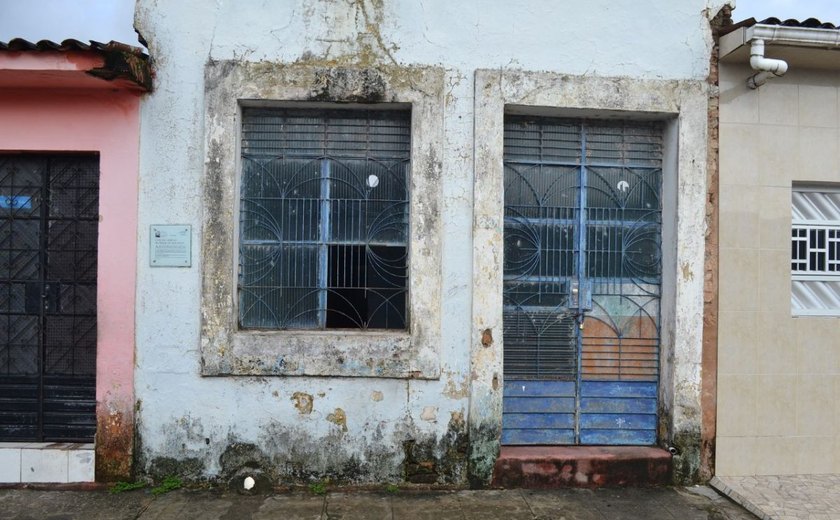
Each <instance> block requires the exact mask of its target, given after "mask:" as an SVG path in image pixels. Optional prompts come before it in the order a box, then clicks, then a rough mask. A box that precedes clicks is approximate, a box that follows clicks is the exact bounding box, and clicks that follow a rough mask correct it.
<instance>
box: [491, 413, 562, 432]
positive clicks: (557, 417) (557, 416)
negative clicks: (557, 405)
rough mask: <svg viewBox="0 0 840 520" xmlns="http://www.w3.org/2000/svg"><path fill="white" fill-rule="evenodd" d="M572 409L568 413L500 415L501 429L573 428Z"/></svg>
mask: <svg viewBox="0 0 840 520" xmlns="http://www.w3.org/2000/svg"><path fill="white" fill-rule="evenodd" d="M574 412H575V411H574V409H572V410H571V412H570V413H506V414H504V415H502V428H516V429H520V430H521V429H526V430H527V429H539V428H571V429H573V430H574V428H575V413H574Z"/></svg>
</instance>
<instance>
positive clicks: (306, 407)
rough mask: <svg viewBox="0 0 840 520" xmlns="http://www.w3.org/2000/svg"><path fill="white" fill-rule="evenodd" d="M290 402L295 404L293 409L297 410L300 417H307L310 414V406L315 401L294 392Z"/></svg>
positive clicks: (308, 395)
mask: <svg viewBox="0 0 840 520" xmlns="http://www.w3.org/2000/svg"><path fill="white" fill-rule="evenodd" d="M292 401H294V402H295V408H297V410H298V412H300V414H301V415H309V414H311V413H312V405H313V404H314V402H315V399H314V398H313V397H312V396H311V395H310V394H306V393H304V392H295V393H294V394H292Z"/></svg>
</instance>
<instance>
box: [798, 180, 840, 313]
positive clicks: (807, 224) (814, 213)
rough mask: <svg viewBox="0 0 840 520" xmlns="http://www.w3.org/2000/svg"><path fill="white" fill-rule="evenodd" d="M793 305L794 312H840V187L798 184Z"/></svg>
mask: <svg viewBox="0 0 840 520" xmlns="http://www.w3.org/2000/svg"><path fill="white" fill-rule="evenodd" d="M792 208H793V212H792V227H791V255H790V259H791V263H790V268H791V275H792V276H791V278H792V295H791V306H792V309H793V312H794V314H805V315H808V314H810V315H837V314H840V190H837V189H825V188H809V187H794V189H793V196H792Z"/></svg>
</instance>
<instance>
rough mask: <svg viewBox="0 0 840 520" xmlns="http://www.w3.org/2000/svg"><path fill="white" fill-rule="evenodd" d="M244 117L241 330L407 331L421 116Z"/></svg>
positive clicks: (314, 113) (254, 111)
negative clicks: (413, 157)
mask: <svg viewBox="0 0 840 520" xmlns="http://www.w3.org/2000/svg"><path fill="white" fill-rule="evenodd" d="M242 116H243V117H242V146H241V150H242V178H241V187H240V212H239V214H240V226H239V324H240V327H242V328H247V329H399V330H404V329H406V327H407V312H406V304H407V301H406V300H407V287H408V269H407V259H408V246H407V244H408V217H409V209H408V208H409V185H408V173H409V155H410V129H411V116H410V113H409V112H407V111H402V110H375V111H374V110H351V109H346V110H344V109H342V110H310V109H266V108H243V114H242Z"/></svg>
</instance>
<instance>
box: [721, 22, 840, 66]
mask: <svg viewBox="0 0 840 520" xmlns="http://www.w3.org/2000/svg"><path fill="white" fill-rule="evenodd" d="M753 40H763V41H764V45H765V47H766V49H767V56H768V57H772V58H775V59H781V60H784V61H786V62H788V63H789V64H791V66H796V67H797V68H807V69H826V70H840V30H838V29H824V28H818V27H790V26H784V25H770V24H761V23H757V24H755V25H751V26H746V27H739V28H737V29H735V30H733V31H731V32H729V33H728V34H725V35H723V36H721V38H720V50H719V56H720V61H721V62H723V63H749V61H750V44H751V42H752V41H753Z"/></svg>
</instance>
